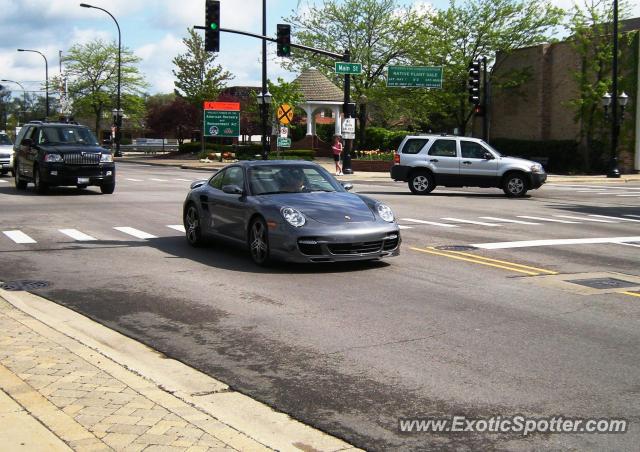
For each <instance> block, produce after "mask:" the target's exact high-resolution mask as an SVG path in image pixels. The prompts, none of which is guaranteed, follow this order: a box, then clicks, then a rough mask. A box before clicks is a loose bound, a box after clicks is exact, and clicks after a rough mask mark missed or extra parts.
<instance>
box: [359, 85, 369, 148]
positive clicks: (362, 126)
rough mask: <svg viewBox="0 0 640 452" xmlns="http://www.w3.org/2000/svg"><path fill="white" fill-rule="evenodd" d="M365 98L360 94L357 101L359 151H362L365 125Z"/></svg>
mask: <svg viewBox="0 0 640 452" xmlns="http://www.w3.org/2000/svg"><path fill="white" fill-rule="evenodd" d="M367 100H368V99H367V96H366V95H364V94H362V95H361V96H360V98H359V99H358V103H359V104H360V151H362V150H364V140H365V132H364V131H365V127H366V125H367Z"/></svg>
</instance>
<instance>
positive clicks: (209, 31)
mask: <svg viewBox="0 0 640 452" xmlns="http://www.w3.org/2000/svg"><path fill="white" fill-rule="evenodd" d="M205 20H206V23H205V26H206V27H207V28H206V29H205V31H204V49H205V50H206V51H207V52H219V51H220V2H219V1H214V0H207V1H206V4H205Z"/></svg>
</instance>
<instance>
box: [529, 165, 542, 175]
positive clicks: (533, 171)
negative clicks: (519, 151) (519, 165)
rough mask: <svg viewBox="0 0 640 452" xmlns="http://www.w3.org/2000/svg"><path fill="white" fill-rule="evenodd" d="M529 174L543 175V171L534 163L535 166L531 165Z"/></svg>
mask: <svg viewBox="0 0 640 452" xmlns="http://www.w3.org/2000/svg"><path fill="white" fill-rule="evenodd" d="M531 172H532V173H544V169H542V165H541V164H539V163H536V164H535V165H531Z"/></svg>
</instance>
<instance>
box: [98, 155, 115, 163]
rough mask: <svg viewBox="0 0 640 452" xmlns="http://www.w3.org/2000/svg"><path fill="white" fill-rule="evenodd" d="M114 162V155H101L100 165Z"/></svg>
mask: <svg viewBox="0 0 640 452" xmlns="http://www.w3.org/2000/svg"><path fill="white" fill-rule="evenodd" d="M111 162H113V154H109V153H106V154H101V155H100V163H111Z"/></svg>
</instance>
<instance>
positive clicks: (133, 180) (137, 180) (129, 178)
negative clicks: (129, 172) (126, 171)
mask: <svg viewBox="0 0 640 452" xmlns="http://www.w3.org/2000/svg"><path fill="white" fill-rule="evenodd" d="M125 180H130V181H132V182H142V179H134V178H132V177H127V178H125Z"/></svg>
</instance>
